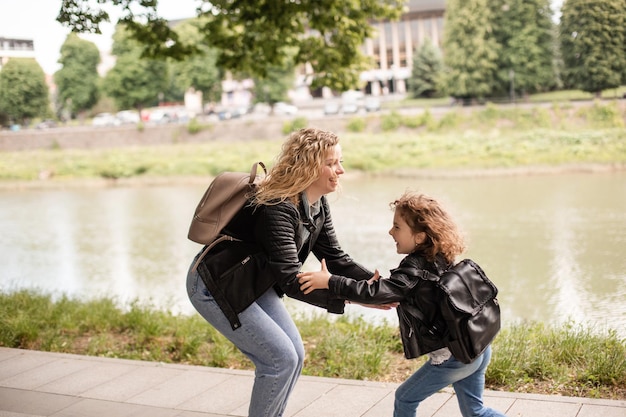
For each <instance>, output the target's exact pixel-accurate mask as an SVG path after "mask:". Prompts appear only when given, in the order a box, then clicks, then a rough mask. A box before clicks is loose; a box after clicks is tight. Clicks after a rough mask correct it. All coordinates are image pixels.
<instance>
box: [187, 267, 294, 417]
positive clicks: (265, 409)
mask: <svg viewBox="0 0 626 417" xmlns="http://www.w3.org/2000/svg"><path fill="white" fill-rule="evenodd" d="M192 265H193V263H192ZM187 294H188V295H189V299H190V300H191V303H192V304H193V306H194V307H195V308H196V310H197V311H198V313H200V315H201V316H202V317H204V319H205V320H206V321H208V322H209V324H211V325H212V326H213V327H215V328H216V329H217V330H218V331H219V332H220V333H222V334H223V335H224V336H226V338H227V339H228V340H230V341H231V342H233V344H234V345H235V346H237V348H238V349H239V350H241V351H242V352H243V353H244V354H245V355H246V356H247V357H248V358H250V360H251V361H252V362H253V363H254V365H255V368H256V369H255V378H254V386H253V388H252V397H251V399H250V408H249V411H248V416H249V417H280V416H282V415H283V412H284V411H285V407H286V406H287V399H288V398H289V394H290V393H291V391H292V390H293V388H294V386H295V384H296V381H297V380H298V377H299V376H300V372H301V371H302V364H303V362H304V345H303V344H302V339H301V337H300V333H299V332H298V329H297V328H296V326H295V324H294V322H293V320H292V318H291V316H290V315H289V313H288V311H287V309H286V308H285V305H284V303H283V302H282V300H281V299H280V297H278V295H277V294H276V292H275V291H274V289H273V288H270V289H269V290H268V291H267V292H265V293H264V294H263V295H262V296H261V297H259V298H258V299H257V300H256V302H254V303H253V304H252V305H250V307H248V308H247V309H246V310H244V311H243V312H242V313H240V314H239V320H240V321H241V327H240V328H238V329H237V330H232V327H231V325H230V322H229V321H228V319H227V318H226V317H225V316H224V314H223V313H222V311H221V310H220V308H219V306H218V305H217V303H216V302H215V300H214V299H213V296H211V294H210V293H209V291H208V290H207V288H206V286H205V285H204V282H203V281H202V278H200V275H199V274H198V273H197V271H193V272H192V271H191V268H190V270H189V273H188V275H187Z"/></svg>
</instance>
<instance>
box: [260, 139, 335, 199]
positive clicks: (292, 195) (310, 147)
mask: <svg viewBox="0 0 626 417" xmlns="http://www.w3.org/2000/svg"><path fill="white" fill-rule="evenodd" d="M338 143H339V138H338V137H337V135H335V134H334V133H332V132H328V131H324V130H320V129H315V128H305V129H300V130H297V131H295V132H293V133H292V134H291V135H289V137H288V138H287V140H286V141H285V143H284V144H283V146H282V150H281V153H280V154H279V155H278V156H277V158H276V163H275V164H274V166H273V167H272V168H271V169H270V171H269V172H268V174H267V177H266V178H265V180H264V181H263V182H262V183H261V184H260V185H259V186H258V188H257V191H256V194H255V196H254V203H255V204H257V205H260V204H265V205H267V204H278V203H279V202H282V201H285V200H291V201H292V202H293V203H294V204H296V205H297V204H298V203H299V200H300V193H301V192H302V191H304V190H305V189H306V188H307V187H308V186H309V185H311V184H312V183H313V182H315V180H317V179H318V177H319V176H320V172H321V168H322V166H323V164H324V161H325V159H326V156H327V155H328V151H329V150H331V149H332V148H333V147H334V146H335V145H337V144H338Z"/></svg>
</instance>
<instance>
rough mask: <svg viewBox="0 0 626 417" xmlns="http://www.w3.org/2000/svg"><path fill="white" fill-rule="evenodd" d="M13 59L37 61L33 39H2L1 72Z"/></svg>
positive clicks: (0, 42)
mask: <svg viewBox="0 0 626 417" xmlns="http://www.w3.org/2000/svg"><path fill="white" fill-rule="evenodd" d="M11 58H33V59H35V43H34V41H33V40H32V39H15V38H2V37H0V70H1V69H2V67H3V66H4V65H5V64H6V63H7V62H8V60H9V59H11Z"/></svg>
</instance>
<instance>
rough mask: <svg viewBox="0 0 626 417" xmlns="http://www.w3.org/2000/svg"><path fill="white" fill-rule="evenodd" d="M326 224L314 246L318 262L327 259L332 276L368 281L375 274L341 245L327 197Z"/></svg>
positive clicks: (323, 208)
mask: <svg viewBox="0 0 626 417" xmlns="http://www.w3.org/2000/svg"><path fill="white" fill-rule="evenodd" d="M322 210H324V215H325V219H324V223H323V225H322V230H321V231H320V233H319V236H318V237H317V240H316V241H315V244H314V245H313V254H314V255H315V257H316V258H317V259H318V260H320V261H321V260H322V259H325V260H326V267H327V268H328V271H329V272H330V273H331V274H337V275H343V276H347V277H350V278H352V279H355V280H368V279H370V278H371V277H373V276H374V273H373V272H372V271H370V270H369V269H367V268H365V267H364V266H362V265H361V264H359V263H357V262H356V261H354V260H353V259H352V258H351V257H350V255H348V254H347V253H345V252H344V251H343V249H341V246H340V245H339V240H338V239H337V235H336V234H335V227H334V226H333V221H332V218H331V215H330V207H329V206H328V201H327V200H326V198H325V197H322Z"/></svg>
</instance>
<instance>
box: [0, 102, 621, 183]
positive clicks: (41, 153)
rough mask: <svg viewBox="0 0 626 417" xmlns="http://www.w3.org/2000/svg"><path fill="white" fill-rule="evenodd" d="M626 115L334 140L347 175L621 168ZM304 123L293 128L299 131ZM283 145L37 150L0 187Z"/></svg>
mask: <svg viewBox="0 0 626 417" xmlns="http://www.w3.org/2000/svg"><path fill="white" fill-rule="evenodd" d="M625 120H626V106H624V104H620V102H617V101H609V102H608V103H605V102H589V103H586V104H585V105H584V106H572V105H568V104H553V105H551V106H548V107H545V106H537V107H529V108H507V107H504V106H496V105H492V104H487V105H486V106H484V107H482V108H480V109H479V110H476V109H474V110H467V109H464V108H452V109H450V110H448V111H446V112H445V113H444V114H443V115H439V116H437V117H435V116H433V114H431V113H430V110H426V111H424V112H423V113H421V114H418V115H412V116H406V115H402V114H400V113H397V112H394V111H392V112H390V113H385V114H382V115H380V116H376V117H369V116H368V118H367V119H358V120H348V121H346V123H347V132H346V133H345V134H342V135H341V138H342V139H341V141H342V145H343V148H344V154H345V155H346V158H345V164H344V166H345V167H346V168H347V169H348V170H361V171H366V172H370V173H377V174H378V173H390V172H395V171H397V170H403V169H406V168H409V167H410V168H411V169H415V168H418V169H446V170H447V171H451V170H454V169H459V170H467V169H485V168H487V169H489V168H510V167H524V166H559V165H565V164H613V163H618V164H623V163H625V162H626V129H624V126H625ZM303 123H306V121H304V120H300V119H298V126H301V125H302V124H303ZM282 141H283V138H277V139H276V140H250V141H248V142H246V145H245V146H241V143H235V142H229V141H209V142H205V143H187V144H180V143H178V144H171V145H163V146H153V147H148V146H136V147H124V148H119V149H65V150H61V149H58V148H57V149H39V150H32V151H20V152H4V153H3V154H2V159H1V160H0V181H2V180H9V181H10V180H36V179H38V178H39V175H40V173H41V172H48V173H52V174H53V177H54V178H55V179H59V180H64V179H85V178H107V179H111V178H113V179H116V178H135V177H140V178H141V177H175V176H206V175H216V174H217V173H219V172H221V171H225V170H246V171H247V169H248V167H247V165H248V164H249V161H252V160H263V161H271V160H272V159H273V157H274V156H275V155H276V154H277V153H278V152H279V150H280V146H281V144H282Z"/></svg>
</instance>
